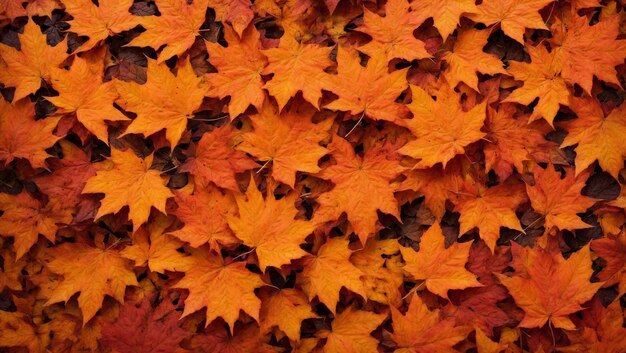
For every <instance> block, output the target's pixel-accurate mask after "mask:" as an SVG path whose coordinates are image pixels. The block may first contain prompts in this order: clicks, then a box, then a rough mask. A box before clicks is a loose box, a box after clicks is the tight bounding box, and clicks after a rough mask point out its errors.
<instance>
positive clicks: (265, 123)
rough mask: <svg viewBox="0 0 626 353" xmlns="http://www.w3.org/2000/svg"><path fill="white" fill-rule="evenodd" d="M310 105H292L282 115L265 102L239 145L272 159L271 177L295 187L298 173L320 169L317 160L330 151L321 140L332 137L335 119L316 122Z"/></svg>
mask: <svg viewBox="0 0 626 353" xmlns="http://www.w3.org/2000/svg"><path fill="white" fill-rule="evenodd" d="M307 108H309V107H307V106H306V105H299V106H296V105H292V106H291V107H290V109H289V110H288V111H284V112H283V113H282V114H280V113H279V112H277V111H276V109H275V108H274V107H273V106H272V105H271V104H269V103H267V104H264V105H263V107H262V108H261V110H260V111H259V114H256V115H252V116H251V118H250V119H251V120H252V126H253V127H254V131H253V132H248V133H245V134H242V135H241V139H242V142H241V143H240V144H239V145H237V149H238V150H240V151H243V152H246V153H248V154H250V155H252V156H254V157H256V158H257V159H258V160H260V161H268V162H269V161H271V162H272V177H273V178H274V179H276V180H277V181H280V182H281V183H285V184H287V185H289V186H290V187H292V188H293V187H294V186H295V182H296V172H305V173H317V172H319V171H320V170H321V168H320V167H319V166H318V165H317V162H318V161H319V160H320V158H322V157H323V156H324V155H326V153H328V150H327V149H326V148H324V147H322V146H320V145H319V143H320V142H322V141H323V140H326V139H328V137H329V136H330V132H329V130H330V127H331V125H332V124H333V120H332V119H326V120H324V121H322V122H320V123H318V124H314V123H313V122H312V119H313V116H314V115H315V110H314V109H307ZM266 163H267V162H266Z"/></svg>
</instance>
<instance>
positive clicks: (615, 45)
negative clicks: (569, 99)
mask: <svg viewBox="0 0 626 353" xmlns="http://www.w3.org/2000/svg"><path fill="white" fill-rule="evenodd" d="M619 22H620V17H619V16H617V15H614V16H608V17H606V18H603V19H602V20H601V21H600V22H598V23H597V24H595V25H593V26H589V21H588V20H587V18H586V17H585V16H582V17H578V16H577V15H574V16H572V17H570V23H569V26H568V31H567V32H566V33H565V34H564V36H557V38H558V40H555V41H553V42H552V44H553V46H554V49H553V50H554V51H556V53H557V57H556V59H555V60H556V62H557V63H558V64H557V65H559V64H560V65H561V66H562V68H563V69H562V71H561V76H563V78H564V79H565V80H566V81H567V82H569V83H570V84H572V85H573V84H578V85H579V86H580V87H582V89H583V90H585V92H587V94H591V88H592V86H593V77H594V76H596V77H598V78H599V79H600V80H603V81H606V82H609V83H613V84H615V85H617V86H619V85H620V84H619V80H618V79H617V77H616V75H617V72H616V71H615V66H617V65H620V64H623V63H624V57H626V40H618V39H616V38H617V35H618V33H619V30H618V28H619Z"/></svg>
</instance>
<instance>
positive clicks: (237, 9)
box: [207, 0, 254, 43]
mask: <svg viewBox="0 0 626 353" xmlns="http://www.w3.org/2000/svg"><path fill="white" fill-rule="evenodd" d="M207 5H208V6H209V7H210V8H212V9H213V10H215V20H216V21H219V22H223V23H224V22H225V23H229V24H230V25H231V26H233V28H234V29H235V32H237V34H238V35H240V36H243V33H244V31H245V29H246V28H247V27H248V24H249V23H250V22H251V21H252V19H253V18H254V11H253V10H252V4H251V3H250V0H209V1H208V3H207ZM229 43H230V42H229Z"/></svg>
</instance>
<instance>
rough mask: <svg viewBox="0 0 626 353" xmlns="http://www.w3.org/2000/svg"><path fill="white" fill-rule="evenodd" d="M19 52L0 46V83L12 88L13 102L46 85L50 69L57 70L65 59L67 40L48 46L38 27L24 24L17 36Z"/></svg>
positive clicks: (30, 23) (32, 23) (31, 23)
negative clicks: (0, 60)
mask: <svg viewBox="0 0 626 353" xmlns="http://www.w3.org/2000/svg"><path fill="white" fill-rule="evenodd" d="M18 38H19V40H20V49H19V50H17V49H15V48H13V47H9V46H8V45H6V44H4V43H0V57H1V58H2V59H3V60H4V63H0V82H2V83H4V84H5V85H6V86H7V87H15V94H14V96H13V102H17V101H19V100H20V99H22V98H24V97H26V96H28V95H29V94H31V93H35V92H36V91H37V90H38V89H39V87H40V86H41V82H42V80H43V81H48V82H49V81H50V72H51V71H52V68H56V67H59V66H60V65H61V64H62V63H63V62H64V61H65V59H66V58H67V56H68V55H67V53H66V51H67V39H64V40H63V41H62V42H60V43H58V44H57V45H56V46H50V45H48V43H47V42H46V35H45V34H43V33H41V30H40V28H39V26H37V25H36V24H35V22H33V21H28V23H26V26H24V33H22V34H18Z"/></svg>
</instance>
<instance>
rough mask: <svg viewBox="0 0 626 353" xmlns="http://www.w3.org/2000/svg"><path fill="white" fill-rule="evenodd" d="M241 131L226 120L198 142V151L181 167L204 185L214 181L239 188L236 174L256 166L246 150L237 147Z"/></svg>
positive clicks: (223, 185) (225, 187)
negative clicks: (238, 149) (242, 150)
mask: <svg viewBox="0 0 626 353" xmlns="http://www.w3.org/2000/svg"><path fill="white" fill-rule="evenodd" d="M235 139H237V140H240V134H239V132H238V131H237V130H236V129H234V128H233V126H232V125H229V124H226V125H224V126H222V127H220V128H217V129H214V130H213V131H210V132H207V133H205V134H204V135H202V138H200V141H198V143H197V144H196V146H195V155H193V156H192V157H190V158H189V159H187V161H185V164H183V165H182V166H181V168H180V171H181V172H189V173H191V174H192V175H193V176H194V181H195V183H196V185H198V186H200V187H204V186H206V185H208V184H209V183H211V182H213V183H214V184H215V185H217V186H219V187H221V188H224V189H229V190H236V191H239V186H238V185H237V179H236V174H237V173H242V172H245V171H247V170H249V169H252V168H255V167H257V164H256V163H255V162H254V161H253V160H251V159H250V158H249V157H248V156H246V154H245V153H243V152H241V151H237V150H236V149H235V145H236V142H235V141H234V140H235Z"/></svg>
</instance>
